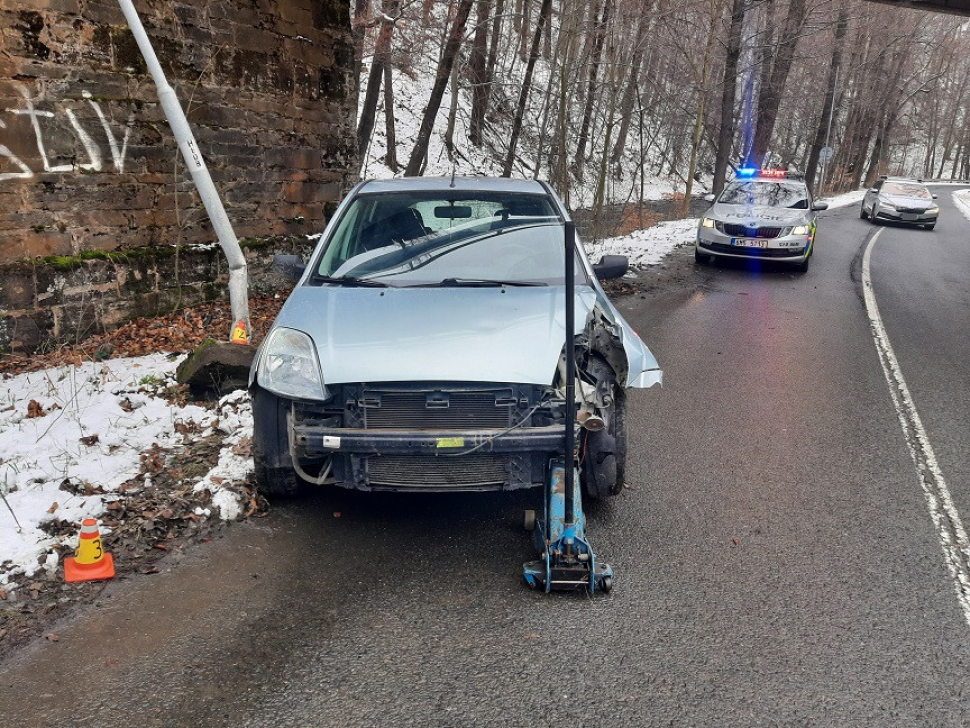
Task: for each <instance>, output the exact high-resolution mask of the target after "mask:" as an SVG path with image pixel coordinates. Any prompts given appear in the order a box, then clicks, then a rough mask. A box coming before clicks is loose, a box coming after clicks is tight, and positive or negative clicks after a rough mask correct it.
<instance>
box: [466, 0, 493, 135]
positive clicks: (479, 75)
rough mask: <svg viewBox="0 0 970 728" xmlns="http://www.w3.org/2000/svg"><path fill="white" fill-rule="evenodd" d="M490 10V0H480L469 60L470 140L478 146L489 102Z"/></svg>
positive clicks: (477, 6)
mask: <svg viewBox="0 0 970 728" xmlns="http://www.w3.org/2000/svg"><path fill="white" fill-rule="evenodd" d="M490 11H491V1H490V0H478V3H477V5H476V13H475V20H476V24H475V36H474V39H473V41H472V50H471V58H469V60H468V76H469V80H470V81H471V87H472V108H471V114H470V116H471V119H470V121H469V125H468V140H469V141H470V142H471V143H472V144H474V145H475V146H476V147H480V146H482V127H483V126H484V125H485V107H486V105H487V103H488V86H487V85H486V79H485V68H486V63H487V62H488V48H487V43H488V37H487V36H488V14H489V12H490Z"/></svg>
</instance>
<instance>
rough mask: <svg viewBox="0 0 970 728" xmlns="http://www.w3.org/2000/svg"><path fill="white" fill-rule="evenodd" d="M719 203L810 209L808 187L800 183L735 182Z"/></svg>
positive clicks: (728, 187)
mask: <svg viewBox="0 0 970 728" xmlns="http://www.w3.org/2000/svg"><path fill="white" fill-rule="evenodd" d="M717 201H718V203H719V204H723V205H756V206H758V207H789V208H792V209H795V210H807V209H808V208H809V207H810V205H809V199H808V187H806V186H805V185H804V184H801V183H798V182H767V181H762V180H734V181H733V182H731V183H730V184H729V185H728V186H727V187H725V188H724V191H723V192H722V193H721V196H720V197H719V198H718V200H717Z"/></svg>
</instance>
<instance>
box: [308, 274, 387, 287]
mask: <svg viewBox="0 0 970 728" xmlns="http://www.w3.org/2000/svg"><path fill="white" fill-rule="evenodd" d="M312 280H313V282H314V283H330V284H331V285H334V286H347V287H348V288H353V287H361V288H388V287H389V286H388V285H387V284H386V283H383V282H382V281H372V280H370V279H369V278H357V277H355V276H337V277H336V278H332V277H331V276H314V277H313V279H312Z"/></svg>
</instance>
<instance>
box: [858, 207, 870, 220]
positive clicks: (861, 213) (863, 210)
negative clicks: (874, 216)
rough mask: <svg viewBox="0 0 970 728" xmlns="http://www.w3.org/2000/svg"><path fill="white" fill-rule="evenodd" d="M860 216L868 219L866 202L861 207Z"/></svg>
mask: <svg viewBox="0 0 970 728" xmlns="http://www.w3.org/2000/svg"><path fill="white" fill-rule="evenodd" d="M859 217H860V218H862V219H863V220H866V219H868V217H869V215H868V213H866V206H865V204H863V205H862V207H860V208H859Z"/></svg>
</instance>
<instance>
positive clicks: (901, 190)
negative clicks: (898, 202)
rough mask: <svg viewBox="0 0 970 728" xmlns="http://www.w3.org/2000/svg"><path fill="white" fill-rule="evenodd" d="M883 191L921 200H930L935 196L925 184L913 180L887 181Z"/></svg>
mask: <svg viewBox="0 0 970 728" xmlns="http://www.w3.org/2000/svg"><path fill="white" fill-rule="evenodd" d="M882 191H883V192H885V193H886V194H887V195H898V196H899V197H915V198H917V199H919V200H930V199H932V198H933V196H932V195H931V194H930V191H929V190H928V189H926V188H925V187H924V186H923V185H921V184H916V183H912V182H887V183H886V184H885V186H884V187H883V189H882Z"/></svg>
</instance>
